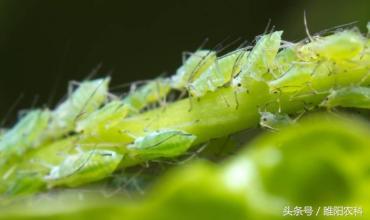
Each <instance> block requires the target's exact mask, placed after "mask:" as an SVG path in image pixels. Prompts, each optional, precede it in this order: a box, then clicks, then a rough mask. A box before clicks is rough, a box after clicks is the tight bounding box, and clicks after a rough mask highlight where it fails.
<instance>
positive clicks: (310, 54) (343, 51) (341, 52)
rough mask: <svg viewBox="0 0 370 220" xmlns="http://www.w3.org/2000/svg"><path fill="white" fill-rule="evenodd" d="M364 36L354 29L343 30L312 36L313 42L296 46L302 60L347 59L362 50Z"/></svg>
mask: <svg viewBox="0 0 370 220" xmlns="http://www.w3.org/2000/svg"><path fill="white" fill-rule="evenodd" d="M364 46H365V41H364V37H363V36H362V35H361V33H360V32H358V31H355V30H345V31H341V32H338V33H336V34H333V35H330V36H327V37H319V36H317V37H314V38H313V42H311V43H308V44H304V45H301V46H299V45H298V46H297V47H296V49H297V55H298V57H299V58H300V59H301V60H302V61H312V60H318V59H322V58H325V59H329V60H349V59H352V58H353V57H355V56H356V55H358V54H359V52H361V51H362V50H363V48H364Z"/></svg>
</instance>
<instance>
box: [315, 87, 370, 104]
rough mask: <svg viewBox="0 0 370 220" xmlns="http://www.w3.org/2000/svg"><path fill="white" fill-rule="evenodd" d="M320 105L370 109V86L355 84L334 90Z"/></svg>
mask: <svg viewBox="0 0 370 220" xmlns="http://www.w3.org/2000/svg"><path fill="white" fill-rule="evenodd" d="M320 106H322V107H326V108H329V109H330V108H333V107H337V106H340V107H349V108H363V109H370V88H369V87H362V86H355V87H346V88H341V89H337V90H332V91H331V92H330V94H329V95H328V96H327V97H326V99H325V100H324V101H323V102H322V103H321V104H320Z"/></svg>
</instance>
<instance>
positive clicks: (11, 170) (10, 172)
mask: <svg viewBox="0 0 370 220" xmlns="http://www.w3.org/2000/svg"><path fill="white" fill-rule="evenodd" d="M16 168H17V165H13V166H12V167H10V168H9V169H8V170H7V171H6V172H5V173H4V174H3V177H2V179H3V180H7V179H8V178H9V177H10V176H11V175H12V174H13V173H14V171H15V170H16Z"/></svg>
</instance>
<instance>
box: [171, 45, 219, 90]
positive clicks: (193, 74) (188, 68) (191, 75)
mask: <svg viewBox="0 0 370 220" xmlns="http://www.w3.org/2000/svg"><path fill="white" fill-rule="evenodd" d="M216 59H217V55H216V52H215V51H210V50H198V51H196V52H194V53H193V54H191V56H190V57H189V58H188V59H186V60H185V62H184V63H183V65H182V66H181V67H180V68H178V69H177V71H176V74H175V75H174V76H172V77H171V87H172V88H174V89H178V90H183V89H185V88H186V87H187V85H188V84H189V83H190V82H192V81H194V80H196V79H197V78H198V77H199V76H200V75H201V74H202V73H203V72H204V71H206V70H207V69H208V68H209V67H210V66H211V65H212V64H214V63H215V62H216Z"/></svg>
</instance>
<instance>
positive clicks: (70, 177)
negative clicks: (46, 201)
mask: <svg viewBox="0 0 370 220" xmlns="http://www.w3.org/2000/svg"><path fill="white" fill-rule="evenodd" d="M122 158H123V155H121V154H119V153H117V152H115V151H110V150H98V149H94V150H89V151H86V152H80V153H78V154H75V155H69V156H67V158H66V159H65V160H64V161H63V162H62V163H61V164H60V165H59V166H56V167H53V168H52V169H51V171H50V174H49V175H47V176H45V178H44V179H45V181H46V182H47V184H48V186H49V187H54V186H69V187H74V186H78V185H82V184H84V183H89V182H93V181H97V180H100V179H103V178H105V177H107V176H109V175H110V174H111V173H112V172H113V171H114V170H115V169H116V168H117V166H118V164H119V163H120V161H121V160H122Z"/></svg>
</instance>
